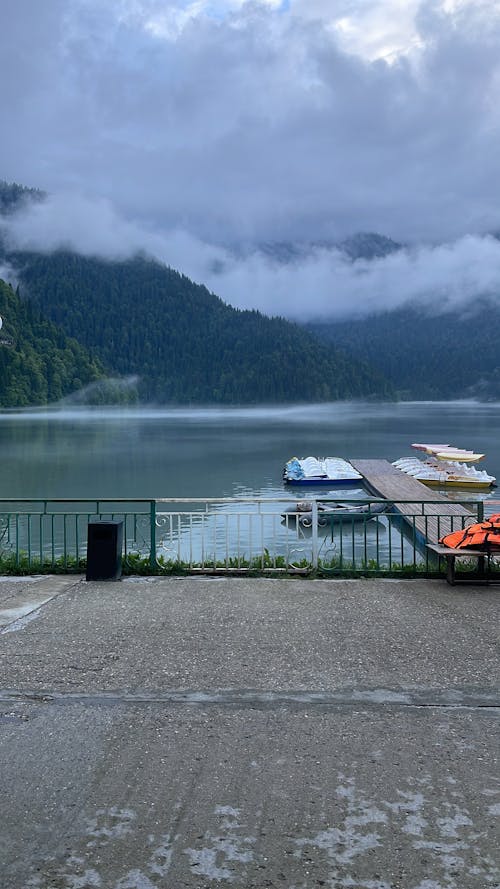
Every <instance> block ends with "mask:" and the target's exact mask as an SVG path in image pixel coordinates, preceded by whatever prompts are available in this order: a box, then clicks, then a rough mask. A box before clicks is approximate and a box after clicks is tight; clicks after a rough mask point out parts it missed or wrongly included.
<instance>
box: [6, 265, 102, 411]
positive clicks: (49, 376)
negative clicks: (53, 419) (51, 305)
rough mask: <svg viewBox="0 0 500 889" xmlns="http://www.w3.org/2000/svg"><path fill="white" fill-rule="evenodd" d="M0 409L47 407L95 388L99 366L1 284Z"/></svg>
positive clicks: (38, 313) (81, 348) (26, 303)
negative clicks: (89, 385) (53, 402)
mask: <svg viewBox="0 0 500 889" xmlns="http://www.w3.org/2000/svg"><path fill="white" fill-rule="evenodd" d="M0 317H1V318H2V321H3V324H2V327H1V328H0V407H3V408H5V407H24V406H27V405H33V404H47V403H48V402H52V401H58V400H60V399H61V398H64V397H65V396H67V395H69V394H70V393H72V392H75V391H77V390H79V389H81V388H82V387H83V386H86V385H88V384H90V383H94V382H95V381H97V380H98V379H99V378H100V377H101V376H102V375H103V369H102V367H101V365H100V364H99V362H98V361H96V360H95V359H94V358H91V357H90V356H89V354H88V352H87V351H86V350H85V349H84V347H83V346H81V345H80V344H79V343H78V342H77V341H76V340H75V339H73V338H71V337H67V336H66V335H65V334H64V333H63V332H62V330H61V329H60V328H58V327H57V326H56V325H55V324H53V323H52V322H51V321H48V320H47V319H46V318H44V317H43V316H42V315H41V313H40V312H39V310H38V309H37V307H36V306H34V305H32V304H31V303H29V302H23V301H22V300H21V299H20V298H19V295H18V294H17V293H16V292H15V291H14V290H13V289H12V287H11V286H10V285H8V284H6V283H5V282H4V281H1V280H0Z"/></svg>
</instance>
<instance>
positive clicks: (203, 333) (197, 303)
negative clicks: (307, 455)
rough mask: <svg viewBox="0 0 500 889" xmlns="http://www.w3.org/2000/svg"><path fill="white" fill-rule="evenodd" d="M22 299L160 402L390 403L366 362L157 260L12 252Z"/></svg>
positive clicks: (141, 392)
mask: <svg viewBox="0 0 500 889" xmlns="http://www.w3.org/2000/svg"><path fill="white" fill-rule="evenodd" d="M9 263H10V265H13V266H14V267H16V269H17V274H18V276H19V280H20V292H21V296H22V297H23V299H24V300H26V301H29V302H30V303H31V304H32V305H34V306H36V307H37V308H38V309H39V310H41V311H43V313H44V314H45V315H47V316H48V317H49V318H50V319H51V320H52V321H53V322H54V323H56V324H57V325H60V327H61V328H62V329H63V330H64V331H65V333H66V334H67V335H69V336H74V337H77V338H78V341H79V342H80V343H81V344H82V345H84V346H85V347H86V348H88V349H90V350H92V351H93V353H94V354H95V355H97V356H98V357H99V359H100V360H101V361H102V363H103V364H104V366H105V368H106V370H107V372H108V373H110V374H120V375H129V374H137V375H138V376H139V383H138V386H139V397H140V399H141V400H142V401H149V402H157V403H223V404H235V403H263V402H267V403H273V402H274V403H276V402H298V401H313V400H317V401H325V400H335V399H345V398H357V397H367V396H368V397H369V396H377V397H386V398H387V397H391V396H392V389H391V387H390V386H388V385H387V384H386V383H385V381H384V380H383V378H382V377H381V376H380V375H379V374H377V373H373V372H372V370H371V369H369V368H368V366H367V365H366V364H365V363H364V362H363V361H359V362H358V361H353V360H352V359H350V358H347V357H346V356H345V355H343V354H342V352H340V351H339V350H337V349H336V348H334V347H333V346H331V345H330V344H326V343H325V344H322V343H321V342H319V341H318V339H317V338H316V337H315V336H314V335H313V334H311V333H309V332H308V331H306V330H305V329H304V328H302V327H300V326H298V325H295V324H292V323H290V322H288V321H285V320H283V319H280V318H267V317H266V316H264V315H262V314H260V313H259V312H256V311H240V310H237V309H234V308H231V307H230V306H228V305H226V304H225V303H223V302H222V301H221V300H220V299H219V298H218V297H217V296H215V295H214V294H213V293H210V292H209V291H208V290H207V289H206V288H205V287H203V286H199V285H197V284H194V283H193V282H192V281H190V280H189V279H188V278H186V277H184V276H183V275H180V274H179V273H177V272H175V271H173V270H172V269H169V268H167V267H165V266H163V265H160V264H159V263H158V262H156V261H153V260H149V259H146V258H135V259H133V260H130V261H128V262H105V261H100V260H97V259H91V258H85V257H82V256H78V255H76V254H73V253H64V252H58V253H53V254H51V255H41V254H16V255H10V256H9Z"/></svg>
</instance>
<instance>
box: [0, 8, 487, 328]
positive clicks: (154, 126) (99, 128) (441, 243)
mask: <svg viewBox="0 0 500 889" xmlns="http://www.w3.org/2000/svg"><path fill="white" fill-rule="evenodd" d="M499 48H500V2H499V0H424V2H418V0H285V2H282V0H265V2H261V3H250V2H243V0H193V2H190V0H178V2H165V0H106V2H105V3H103V2H102V0H43V2H40V0H2V3H1V4H0V73H1V80H2V94H1V99H0V110H1V114H2V128H1V132H2V135H1V139H0V178H3V179H6V180H8V181H17V182H21V183H22V184H26V185H30V186H36V187H40V188H42V189H45V190H47V191H48V192H49V193H50V194H51V197H50V199H49V201H48V202H47V204H46V205H37V206H35V207H34V208H32V210H30V211H28V212H26V213H23V214H22V215H20V216H19V217H17V218H15V219H14V220H13V221H12V223H11V225H10V237H11V238H12V243H13V244H17V245H19V246H34V247H37V248H43V249H53V248H54V247H57V246H60V245H61V243H66V244H70V245H71V246H73V247H74V248H76V249H80V250H82V251H83V252H88V253H98V254H99V255H110V256H124V255H128V254H129V253H131V252H133V251H134V250H136V249H141V248H142V249H146V250H148V251H149V252H151V253H153V254H154V255H156V256H158V257H159V258H160V259H162V260H164V261H166V262H168V263H169V264H171V265H172V266H173V267H175V268H179V269H180V270H181V271H183V272H185V273H186V274H188V275H190V276H191V277H193V278H194V279H195V280H197V281H201V282H203V283H206V284H207V285H208V286H210V287H211V288H212V289H213V290H215V292H217V293H218V294H219V295H220V296H222V297H223V298H224V299H225V300H227V301H228V302H230V303H232V304H235V305H239V306H245V307H250V306H255V307H257V308H260V309H262V310H263V311H266V312H268V313H270V314H271V313H280V314H285V315H288V316H290V317H299V318H304V317H311V316H314V315H332V316H333V315H342V314H345V313H350V312H352V311H355V312H367V311H369V310H373V308H376V307H380V306H384V307H393V306H395V305H398V304H400V303H401V302H405V301H407V300H410V301H416V300H418V301H425V302H430V303H432V304H434V305H436V304H439V305H448V306H451V305H462V304H463V303H464V301H466V300H467V299H468V298H470V297H471V296H474V295H476V293H477V292H480V293H484V294H488V295H490V296H492V298H499V297H498V294H500V243H499V242H498V241H495V240H494V239H493V238H491V237H489V236H488V233H490V232H494V231H500V176H499V175H498V174H499V160H498V159H499V157H500V138H499V136H500V52H499ZM359 231H376V232H379V233H381V234H384V235H387V236H390V237H392V238H394V239H395V240H397V241H404V242H405V243H406V244H408V249H406V250H404V251H402V252H400V253H398V254H395V255H393V256H390V257H386V258H385V259H379V260H375V261H372V262H371V263H368V262H365V261H358V262H356V263H354V264H353V263H351V262H348V261H347V260H346V258H345V257H344V256H343V255H342V254H341V253H339V252H338V251H337V250H334V249H333V250H332V249H325V248H322V249H319V248H318V249H315V250H313V251H312V252H311V253H309V254H308V255H307V256H306V257H305V258H303V259H302V260H301V261H299V262H297V263H296V264H294V265H293V266H283V265H279V264H276V263H272V262H270V261H269V259H266V258H265V257H264V256H262V255H261V254H258V253H255V252H252V251H251V250H250V251H248V250H247V254H246V258H244V259H241V258H240V259H236V258H235V255H234V253H233V252H232V251H231V250H229V249H228V247H231V246H234V245H240V244H245V245H246V246H247V247H248V245H251V244H255V243H259V242H263V241H284V240H292V241H306V242H313V243H314V242H318V241H324V240H327V241H329V242H335V241H338V240H341V239H342V238H344V237H346V236H348V235H351V234H353V233H355V232H359Z"/></svg>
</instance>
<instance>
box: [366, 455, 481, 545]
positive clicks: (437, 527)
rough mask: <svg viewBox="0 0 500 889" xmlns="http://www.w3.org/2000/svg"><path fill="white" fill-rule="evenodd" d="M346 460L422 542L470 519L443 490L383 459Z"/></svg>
mask: <svg viewBox="0 0 500 889" xmlns="http://www.w3.org/2000/svg"><path fill="white" fill-rule="evenodd" d="M349 462H350V463H351V464H352V465H353V466H354V468H355V469H357V470H358V472H360V473H361V475H362V476H363V477H364V485H365V487H366V488H368V490H369V491H370V493H372V494H373V495H374V496H376V497H383V498H384V499H385V500H389V501H391V503H394V505H395V509H396V510H397V512H398V513H399V514H400V515H401V516H402V517H403V518H404V519H405V521H406V522H407V523H408V524H409V525H410V526H411V529H412V530H413V533H414V534H415V535H416V536H417V537H418V538H419V539H420V541H421V542H422V543H434V544H435V543H437V542H438V540H439V538H440V537H442V536H443V535H444V534H449V533H450V532H451V531H456V530H458V529H459V528H463V527H465V526H466V525H468V524H470V522H471V519H474V513H473V512H472V511H471V510H469V509H466V507H465V506H462V505H461V504H460V503H453V501H451V500H448V498H447V497H445V496H444V495H443V494H438V492H437V491H433V490H432V489H430V488H428V487H427V486H426V485H423V484H422V483H421V482H418V481H417V480H416V479H414V478H412V477H411V476H409V475H406V473H404V472H402V471H401V470H400V469H396V468H395V467H394V466H392V464H391V463H389V462H388V461H387V460H349ZM401 501H403V502H401ZM404 501H414V502H410V503H407V502H404ZM427 501H431V502H427Z"/></svg>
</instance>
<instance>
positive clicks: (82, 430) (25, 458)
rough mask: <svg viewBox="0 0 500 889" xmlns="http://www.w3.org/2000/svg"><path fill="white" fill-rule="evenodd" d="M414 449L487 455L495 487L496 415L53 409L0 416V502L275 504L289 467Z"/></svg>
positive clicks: (451, 410) (426, 409)
mask: <svg viewBox="0 0 500 889" xmlns="http://www.w3.org/2000/svg"><path fill="white" fill-rule="evenodd" d="M414 441H430V442H432V441H438V442H450V443H451V444H454V445H457V446H458V447H466V448H472V449H474V451H479V452H481V453H485V454H486V458H485V460H484V461H483V463H484V468H485V469H486V470H487V471H488V472H489V473H490V474H492V475H495V476H496V477H497V478H500V404H498V403H497V404H480V403H475V402H446V403H437V402H411V403H400V404H392V403H383V404H372V403H333V404H321V405H309V406H296V407H276V408H271V407H266V408H259V407H255V408H240V409H238V408H227V409H223V408H213V409H209V408H202V409H190V408H186V409H165V408H158V409H154V408H151V409H149V408H134V409H127V410H121V409H111V408H109V409H94V410H89V409H73V408H72V409H67V408H61V409H50V410H30V411H19V412H4V413H2V414H0V490H1V495H0V496H3V497H12V498H17V497H30V498H51V497H64V498H74V499H77V498H81V497H92V498H105V497H111V498H113V497H116V498H128V497H130V498H141V497H143V498H155V497H207V498H209V497H232V496H247V495H248V496H253V495H256V496H266V497H269V496H274V495H276V496H279V495H282V494H283V493H284V492H286V493H289V491H288V490H287V489H286V488H285V487H284V486H283V483H282V479H281V474H282V469H283V465H284V463H285V462H286V460H288V459H289V458H290V457H292V456H294V455H297V456H307V455H309V454H314V455H319V456H321V455H323V456H341V457H345V458H347V459H349V458H356V457H358V458H381V459H382V458H383V459H387V460H395V459H397V458H398V457H401V456H404V455H410V454H412V455H413V456H414V455H415V454H416V452H415V451H412V449H411V443H412V442H414ZM497 490H498V489H497ZM335 494H337V492H335ZM349 496H351V493H350V494H349ZM489 496H490V497H493V498H495V497H499V496H500V495H499V494H498V493H497V492H496V491H493V492H492V494H490V495H489Z"/></svg>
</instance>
